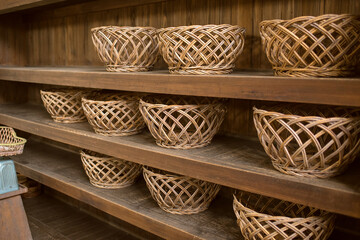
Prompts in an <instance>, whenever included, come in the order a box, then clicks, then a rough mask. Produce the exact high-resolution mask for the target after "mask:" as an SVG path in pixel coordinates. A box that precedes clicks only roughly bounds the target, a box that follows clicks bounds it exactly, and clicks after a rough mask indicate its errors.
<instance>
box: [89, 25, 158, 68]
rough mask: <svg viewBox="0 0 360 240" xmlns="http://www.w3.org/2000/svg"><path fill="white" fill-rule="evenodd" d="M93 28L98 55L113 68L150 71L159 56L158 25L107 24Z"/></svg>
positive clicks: (93, 38) (107, 66)
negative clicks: (126, 25)
mask: <svg viewBox="0 0 360 240" xmlns="http://www.w3.org/2000/svg"><path fill="white" fill-rule="evenodd" d="M91 32H92V40H93V43H94V45H95V48H96V50H97V53H98V56H99V58H100V60H101V61H102V62H104V63H105V64H106V70H107V71H109V72H139V71H149V70H151V69H152V67H153V65H154V64H155V62H156V61H157V59H158V55H159V46H158V37H157V34H156V29H155V28H152V27H117V26H104V27H97V28H92V29H91Z"/></svg>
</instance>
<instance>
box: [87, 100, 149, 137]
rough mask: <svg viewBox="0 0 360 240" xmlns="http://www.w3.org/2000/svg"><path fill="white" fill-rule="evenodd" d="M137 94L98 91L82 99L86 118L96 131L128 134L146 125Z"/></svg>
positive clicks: (137, 131)
mask: <svg viewBox="0 0 360 240" xmlns="http://www.w3.org/2000/svg"><path fill="white" fill-rule="evenodd" d="M139 99H140V96H139V95H137V94H129V93H128V94H122V95H120V94H114V93H104V94H103V93H97V94H96V95H93V96H88V97H84V98H83V99H82V107H83V110H84V113H85V115H86V118H87V119H88V121H89V123H90V124H91V126H92V127H93V128H94V130H95V132H96V133H99V134H102V135H107V136H127V135H133V134H137V133H139V132H141V130H142V129H143V128H144V127H145V123H144V120H143V118H142V116H141V113H140V111H139Z"/></svg>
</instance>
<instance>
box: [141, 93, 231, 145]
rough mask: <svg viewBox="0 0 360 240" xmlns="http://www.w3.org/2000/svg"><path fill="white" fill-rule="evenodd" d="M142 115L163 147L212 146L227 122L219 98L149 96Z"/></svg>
mask: <svg viewBox="0 0 360 240" xmlns="http://www.w3.org/2000/svg"><path fill="white" fill-rule="evenodd" d="M140 112H141V114H142V115H143V117H144V120H145V123H146V124H147V126H148V128H149V130H150V133H151V134H152V136H153V137H154V138H155V140H156V144H157V145H159V146H160V147H165V148H175V149H190V148H199V147H204V146H207V145H209V144H210V142H211V140H212V138H213V137H214V136H215V134H216V133H217V132H218V130H219V128H220V125H221V123H222V122H223V120H224V116H225V112H226V107H225V106H224V104H223V103H222V101H221V100H219V99H211V98H200V97H186V96H165V95H158V96H148V97H144V98H143V99H141V100H140Z"/></svg>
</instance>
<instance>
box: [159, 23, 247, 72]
mask: <svg viewBox="0 0 360 240" xmlns="http://www.w3.org/2000/svg"><path fill="white" fill-rule="evenodd" d="M158 33H159V42H160V53H161V55H162V56H163V58H164V60H165V62H166V63H167V64H168V66H169V71H170V73H176V74H224V73H231V72H232V71H233V68H234V67H235V60H236V58H237V57H238V56H239V55H240V53H241V52H242V50H243V48H244V41H245V36H244V35H245V29H244V28H241V27H239V26H232V25H228V24H223V25H204V26H201V25H193V26H181V27H169V28H162V29H159V30H158Z"/></svg>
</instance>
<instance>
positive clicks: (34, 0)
mask: <svg viewBox="0 0 360 240" xmlns="http://www.w3.org/2000/svg"><path fill="white" fill-rule="evenodd" d="M64 1H66V0H19V1H14V0H2V1H0V14H4V13H10V12H16V11H20V10H25V9H30V8H35V7H40V6H45V5H49V4H53V3H58V2H64Z"/></svg>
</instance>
